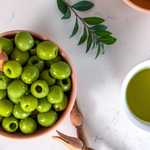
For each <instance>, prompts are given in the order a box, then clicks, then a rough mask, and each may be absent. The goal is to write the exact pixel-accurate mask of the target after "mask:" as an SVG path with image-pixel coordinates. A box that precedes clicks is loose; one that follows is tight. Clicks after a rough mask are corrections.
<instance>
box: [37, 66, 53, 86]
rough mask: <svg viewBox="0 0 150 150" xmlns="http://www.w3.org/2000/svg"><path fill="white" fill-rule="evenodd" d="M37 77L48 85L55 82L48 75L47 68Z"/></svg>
mask: <svg viewBox="0 0 150 150" xmlns="http://www.w3.org/2000/svg"><path fill="white" fill-rule="evenodd" d="M39 79H40V80H44V81H46V82H47V84H48V85H49V86H51V85H54V84H55V82H56V79H55V78H53V77H52V76H51V75H50V72H49V69H46V70H43V71H42V72H41V73H40V77H39Z"/></svg>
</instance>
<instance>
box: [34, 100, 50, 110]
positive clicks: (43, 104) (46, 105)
mask: <svg viewBox="0 0 150 150" xmlns="http://www.w3.org/2000/svg"><path fill="white" fill-rule="evenodd" d="M51 107H52V104H51V103H50V102H49V101H48V100H47V98H46V97H44V98H40V99H38V107H37V110H38V111H39V112H47V111H49V110H50V109H51Z"/></svg>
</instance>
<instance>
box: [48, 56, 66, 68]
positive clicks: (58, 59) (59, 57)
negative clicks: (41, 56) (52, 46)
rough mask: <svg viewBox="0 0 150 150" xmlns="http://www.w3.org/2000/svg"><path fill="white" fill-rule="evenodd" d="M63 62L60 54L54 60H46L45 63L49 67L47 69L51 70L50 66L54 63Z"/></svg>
mask: <svg viewBox="0 0 150 150" xmlns="http://www.w3.org/2000/svg"><path fill="white" fill-rule="evenodd" d="M61 60H63V58H62V57H61V56H60V55H59V54H58V55H57V56H56V57H55V58H54V59H50V60H45V63H46V65H47V67H49V68H50V66H51V65H52V64H53V63H55V62H57V61H61Z"/></svg>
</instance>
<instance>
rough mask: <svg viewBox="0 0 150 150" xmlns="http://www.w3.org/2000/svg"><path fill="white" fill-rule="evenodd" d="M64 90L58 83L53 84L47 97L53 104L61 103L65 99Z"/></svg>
mask: <svg viewBox="0 0 150 150" xmlns="http://www.w3.org/2000/svg"><path fill="white" fill-rule="evenodd" d="M63 96H64V93H63V90H62V89H61V87H59V86H58V85H53V86H51V87H50V88H49V94H48V95H47V99H48V101H49V102H50V103H51V104H55V103H60V102H61V101H62V100H63Z"/></svg>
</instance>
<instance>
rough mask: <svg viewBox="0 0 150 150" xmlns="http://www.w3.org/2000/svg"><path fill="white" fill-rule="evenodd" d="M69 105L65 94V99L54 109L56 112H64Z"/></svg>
mask: <svg viewBox="0 0 150 150" xmlns="http://www.w3.org/2000/svg"><path fill="white" fill-rule="evenodd" d="M67 105H68V98H67V96H66V95H65V94H64V98H63V100H62V102H60V103H56V104H54V105H53V107H54V109H55V111H63V110H65V109H66V107H67Z"/></svg>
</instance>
